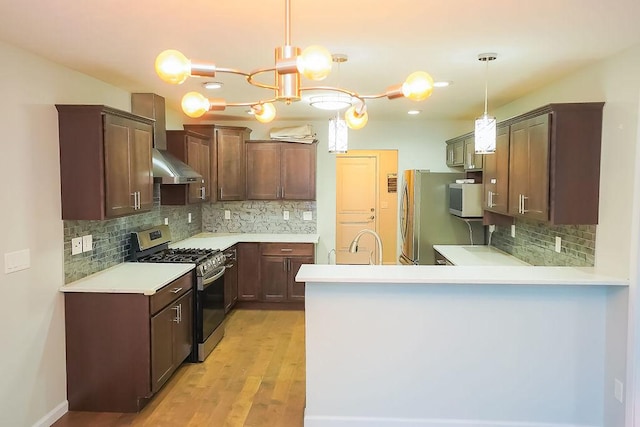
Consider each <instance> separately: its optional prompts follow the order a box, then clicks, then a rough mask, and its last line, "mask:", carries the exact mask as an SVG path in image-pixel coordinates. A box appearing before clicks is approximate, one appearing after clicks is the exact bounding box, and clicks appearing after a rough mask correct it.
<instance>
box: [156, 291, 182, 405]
mask: <svg viewBox="0 0 640 427" xmlns="http://www.w3.org/2000/svg"><path fill="white" fill-rule="evenodd" d="M178 310H179V306H178V304H175V303H172V304H169V305H168V306H167V307H166V308H165V309H163V310H161V311H160V312H158V314H156V315H155V316H153V317H152V318H151V390H152V391H153V392H154V393H155V392H157V391H158V390H160V387H162V385H163V384H164V383H165V382H166V381H167V380H168V379H169V377H170V376H171V374H172V373H173V371H175V369H176V367H177V366H176V364H175V356H174V350H173V340H174V338H173V329H174V326H173V325H174V324H175V323H177V321H178Z"/></svg>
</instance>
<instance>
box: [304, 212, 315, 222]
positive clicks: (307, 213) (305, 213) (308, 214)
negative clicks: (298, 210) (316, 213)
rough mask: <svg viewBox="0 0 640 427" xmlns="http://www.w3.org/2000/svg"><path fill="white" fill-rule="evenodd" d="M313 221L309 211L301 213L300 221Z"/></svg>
mask: <svg viewBox="0 0 640 427" xmlns="http://www.w3.org/2000/svg"><path fill="white" fill-rule="evenodd" d="M312 219H313V212H311V211H305V212H303V213H302V220H303V221H311V220H312Z"/></svg>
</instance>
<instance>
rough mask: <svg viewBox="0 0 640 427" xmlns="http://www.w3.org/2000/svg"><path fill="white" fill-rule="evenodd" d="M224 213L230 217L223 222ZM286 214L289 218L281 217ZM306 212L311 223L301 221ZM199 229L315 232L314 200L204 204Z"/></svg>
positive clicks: (218, 231) (223, 231)
mask: <svg viewBox="0 0 640 427" xmlns="http://www.w3.org/2000/svg"><path fill="white" fill-rule="evenodd" d="M225 210H228V211H229V212H230V215H231V218H230V219H224V212H225ZM285 211H288V212H289V219H288V220H285V219H284V218H283V216H284V215H283V214H284V212H285ZM304 212H309V213H310V215H311V220H307V221H305V220H304V217H303V214H304ZM202 229H203V231H209V232H214V233H240V232H242V233H272V234H285V233H303V234H313V233H316V232H317V231H316V230H317V227H316V202H315V201H305V202H300V201H257V200H246V201H238V202H217V203H205V204H203V205H202Z"/></svg>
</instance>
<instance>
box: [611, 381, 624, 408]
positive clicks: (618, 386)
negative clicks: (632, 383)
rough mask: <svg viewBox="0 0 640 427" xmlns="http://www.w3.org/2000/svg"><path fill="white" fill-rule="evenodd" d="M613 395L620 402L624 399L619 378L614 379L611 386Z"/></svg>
mask: <svg viewBox="0 0 640 427" xmlns="http://www.w3.org/2000/svg"><path fill="white" fill-rule="evenodd" d="M613 395H614V396H615V397H616V399H617V400H618V402H620V403H622V401H623V399H624V384H622V381H620V380H619V379H617V378H616V379H615V381H614V386H613Z"/></svg>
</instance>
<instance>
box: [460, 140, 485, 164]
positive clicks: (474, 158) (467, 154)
mask: <svg viewBox="0 0 640 427" xmlns="http://www.w3.org/2000/svg"><path fill="white" fill-rule="evenodd" d="M483 157H484V156H483V155H482V154H476V141H475V136H473V135H472V136H470V137H468V138H466V139H465V140H464V168H465V170H478V169H482V167H483Z"/></svg>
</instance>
